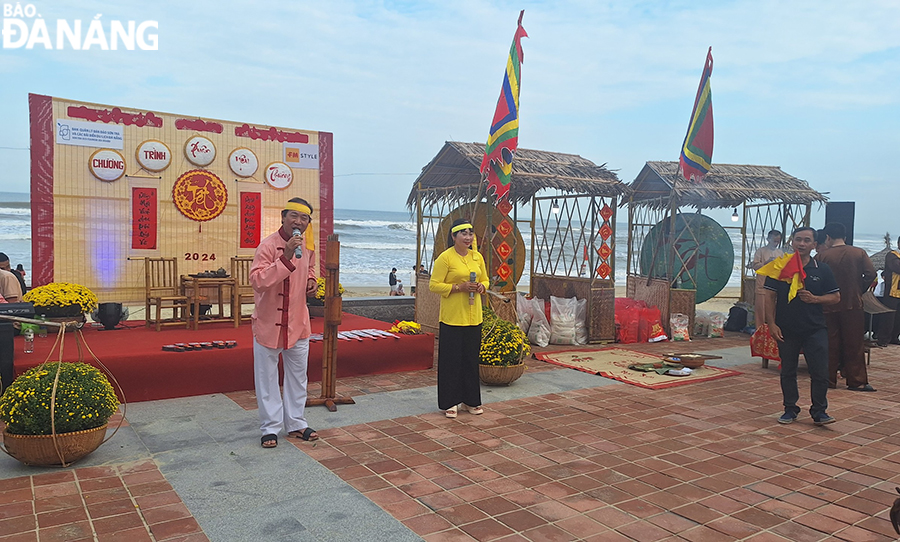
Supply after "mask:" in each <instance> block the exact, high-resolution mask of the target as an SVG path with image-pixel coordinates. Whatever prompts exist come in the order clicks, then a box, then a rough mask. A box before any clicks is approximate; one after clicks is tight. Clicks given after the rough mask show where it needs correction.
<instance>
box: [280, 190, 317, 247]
mask: <svg viewBox="0 0 900 542" xmlns="http://www.w3.org/2000/svg"><path fill="white" fill-rule="evenodd" d="M284 210H285V211H297V212H298V213H303V214H305V215H306V216H308V217H309V225H308V226H307V227H306V231H305V232H304V233H303V237H304V238H305V239H306V248H307V249H308V250H316V229H315V228H314V227H313V220H312V209H310V208H309V207H308V206H306V205H303V204H302V203H297V202H296V201H289V202H287V203H285V204H284Z"/></svg>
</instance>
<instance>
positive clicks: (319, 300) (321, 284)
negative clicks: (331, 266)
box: [309, 277, 344, 307]
mask: <svg viewBox="0 0 900 542" xmlns="http://www.w3.org/2000/svg"><path fill="white" fill-rule="evenodd" d="M338 295H344V286H343V285H342V284H341V283H340V282H339V283H338ZM309 304H310V305H313V306H316V305H318V306H320V307H323V306H325V278H324V277H319V278H317V279H316V295H315V296H314V297H311V298H309Z"/></svg>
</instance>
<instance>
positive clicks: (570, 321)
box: [550, 295, 578, 344]
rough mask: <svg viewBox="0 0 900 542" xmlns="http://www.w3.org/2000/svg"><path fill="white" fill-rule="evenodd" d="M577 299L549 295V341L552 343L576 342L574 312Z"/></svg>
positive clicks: (576, 307) (576, 308)
mask: <svg viewBox="0 0 900 542" xmlns="http://www.w3.org/2000/svg"><path fill="white" fill-rule="evenodd" d="M577 310H578V300H577V299H575V298H574V297H555V296H552V295H551V296H550V342H551V343H553V344H578V343H576V342H575V312H576V311H577Z"/></svg>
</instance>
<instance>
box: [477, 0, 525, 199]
mask: <svg viewBox="0 0 900 542" xmlns="http://www.w3.org/2000/svg"><path fill="white" fill-rule="evenodd" d="M523 15H525V10H522V12H521V13H519V25H518V28H516V35H515V36H514V37H513V42H512V46H511V47H510V48H509V59H507V61H506V73H505V74H504V75H503V87H502V88H501V89H500V99H499V100H497V109H496V110H495V111H494V120H493V122H491V131H490V135H489V136H488V140H487V144H486V145H485V148H484V158H483V159H482V160H481V174H482V175H485V174H487V180H488V188H487V191H488V194H490V193H491V192H493V193H494V195H495V196H496V198H497V201H499V200H500V199H502V198H505V197H506V195H507V194H508V193H509V183H510V181H511V177H512V160H513V155H514V154H515V153H516V148H517V147H518V146H519V83H520V82H521V79H520V70H521V68H522V43H521V39H522V38H523V37H528V34H527V33H525V29H524V28H522V16H523Z"/></svg>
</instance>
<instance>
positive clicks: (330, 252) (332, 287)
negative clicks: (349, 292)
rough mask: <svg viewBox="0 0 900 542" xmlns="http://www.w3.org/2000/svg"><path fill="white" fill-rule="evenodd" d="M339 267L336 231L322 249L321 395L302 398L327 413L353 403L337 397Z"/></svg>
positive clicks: (353, 402) (338, 246)
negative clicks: (323, 270) (323, 287)
mask: <svg viewBox="0 0 900 542" xmlns="http://www.w3.org/2000/svg"><path fill="white" fill-rule="evenodd" d="M340 267H341V243H340V242H339V241H338V236H337V234H333V235H329V236H328V245H327V249H326V251H325V329H324V331H323V334H322V335H323V341H324V348H323V351H322V395H321V396H320V397H318V398H311V399H307V400H306V406H313V405H325V408H327V409H328V410H329V411H330V412H337V405H339V404H341V405H353V404H356V402H355V401H354V400H353V399H352V398H350V397H337V396H336V390H335V388H336V384H337V342H338V326H339V325H340V323H341V296H340V295H339V294H338V279H339V276H340Z"/></svg>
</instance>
